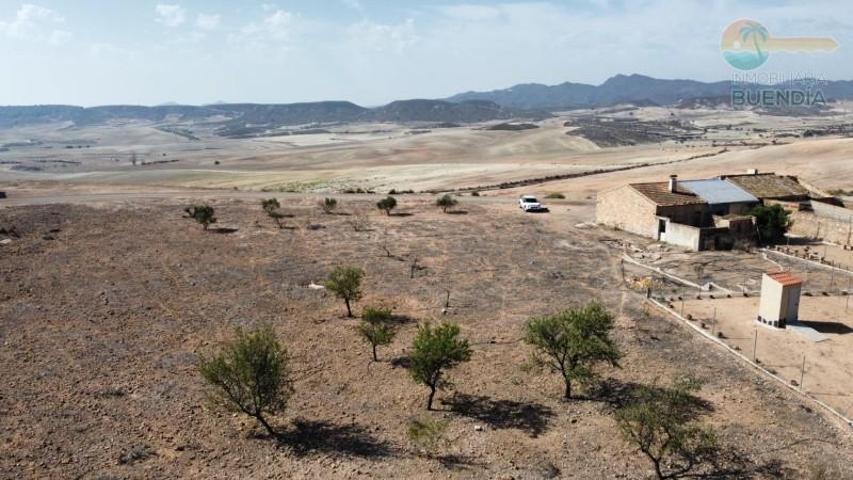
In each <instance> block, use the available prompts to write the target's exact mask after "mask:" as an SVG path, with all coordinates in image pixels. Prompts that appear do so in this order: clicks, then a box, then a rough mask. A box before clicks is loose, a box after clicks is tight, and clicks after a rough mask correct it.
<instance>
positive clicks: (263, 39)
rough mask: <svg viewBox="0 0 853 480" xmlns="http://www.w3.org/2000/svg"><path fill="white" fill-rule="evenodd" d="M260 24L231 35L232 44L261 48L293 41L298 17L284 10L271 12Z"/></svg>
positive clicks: (252, 24)
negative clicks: (270, 44)
mask: <svg viewBox="0 0 853 480" xmlns="http://www.w3.org/2000/svg"><path fill="white" fill-rule="evenodd" d="M271 12H272V13H269V15H267V16H266V17H264V18H263V19H262V20H261V21H260V22H253V23H250V24H248V25H246V26H244V27H243V28H241V29H240V32H239V33H237V34H234V35H231V37H230V39H231V41H232V42H233V43H243V44H247V45H249V46H254V47H258V46H263V45H266V44H269V43H270V42H274V43H279V44H280V43H286V42H288V41H290V40H292V39H293V37H294V35H295V33H296V30H297V28H298V26H299V25H298V24H299V22H298V20H299V16H298V15H296V14H293V13H291V12H288V11H285V10H274V11H271Z"/></svg>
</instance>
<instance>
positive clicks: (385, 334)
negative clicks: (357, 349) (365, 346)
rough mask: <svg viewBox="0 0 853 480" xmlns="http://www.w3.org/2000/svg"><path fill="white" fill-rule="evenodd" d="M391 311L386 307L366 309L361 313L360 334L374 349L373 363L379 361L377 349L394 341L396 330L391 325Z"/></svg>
mask: <svg viewBox="0 0 853 480" xmlns="http://www.w3.org/2000/svg"><path fill="white" fill-rule="evenodd" d="M390 321H391V309H389V308H384V307H365V308H364V311H362V312H361V323H360V324H359V325H358V332H359V333H360V334H361V336H362V338H364V340H365V341H367V343H369V344H370V346H371V348H372V349H373V361H374V362H376V361H379V358H378V357H377V356H376V347H378V346H383V345H389V344H391V341H392V340H393V339H394V333H395V332H394V328H393V326H392V325H391V324H390Z"/></svg>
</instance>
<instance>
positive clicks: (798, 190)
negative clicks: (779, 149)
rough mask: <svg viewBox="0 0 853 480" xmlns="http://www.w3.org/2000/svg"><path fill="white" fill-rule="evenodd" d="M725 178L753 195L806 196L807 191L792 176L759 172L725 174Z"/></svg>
mask: <svg viewBox="0 0 853 480" xmlns="http://www.w3.org/2000/svg"><path fill="white" fill-rule="evenodd" d="M725 180H727V181H729V182H731V183H734V184H735V185H737V186H738V187H740V188H742V189H744V190H746V191H747V192H749V193H750V194H752V195H753V196H755V197H758V198H761V199H764V198H779V199H783V198H792V197H808V196H809V191H808V189H806V188H805V187H804V186H802V185H800V183H799V182H797V180H796V179H795V178H793V177H787V176H783V175H776V174H775V173H760V174H756V175H726V176H725Z"/></svg>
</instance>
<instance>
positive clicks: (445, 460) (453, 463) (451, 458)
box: [435, 454, 485, 470]
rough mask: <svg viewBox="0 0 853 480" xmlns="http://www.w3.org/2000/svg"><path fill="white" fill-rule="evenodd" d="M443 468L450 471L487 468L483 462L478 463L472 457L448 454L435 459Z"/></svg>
mask: <svg viewBox="0 0 853 480" xmlns="http://www.w3.org/2000/svg"><path fill="white" fill-rule="evenodd" d="M435 459H436V460H438V463H440V464H441V466H442V467H444V468H446V469H448V470H465V469H467V468H471V467H478V466H479V467H482V466H485V463H483V462H477V461H475V460H474V457H472V456H470V455H458V454H447V455H439V456H437V457H435Z"/></svg>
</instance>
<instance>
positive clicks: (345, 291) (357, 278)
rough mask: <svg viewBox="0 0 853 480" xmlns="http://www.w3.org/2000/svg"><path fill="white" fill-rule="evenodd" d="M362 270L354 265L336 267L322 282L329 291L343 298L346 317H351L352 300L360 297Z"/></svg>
mask: <svg viewBox="0 0 853 480" xmlns="http://www.w3.org/2000/svg"><path fill="white" fill-rule="evenodd" d="M363 277H364V271H363V270H362V269H360V268H356V267H336V268H335V269H334V270H332V273H330V274H329V279H328V280H326V282H325V283H323V286H324V287H326V288H327V289H328V290H329V291H331V292H333V293H334V294H335V295H337V297H338V298H341V299H343V301H344V304H346V306H347V317H349V318H352V316H353V315H352V302H357V301H358V300H360V299H361V279H362V278H363Z"/></svg>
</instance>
